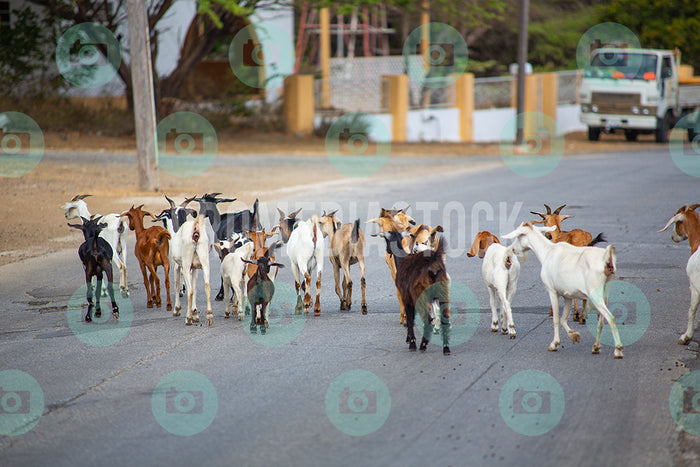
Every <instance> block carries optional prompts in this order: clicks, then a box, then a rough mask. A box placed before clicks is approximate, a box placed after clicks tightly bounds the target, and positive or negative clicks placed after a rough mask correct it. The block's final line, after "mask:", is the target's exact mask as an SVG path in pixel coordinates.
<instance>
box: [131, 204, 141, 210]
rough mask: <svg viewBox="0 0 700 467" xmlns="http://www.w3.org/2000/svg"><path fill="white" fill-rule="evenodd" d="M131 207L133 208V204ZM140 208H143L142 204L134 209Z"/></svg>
mask: <svg viewBox="0 0 700 467" xmlns="http://www.w3.org/2000/svg"><path fill="white" fill-rule="evenodd" d="M132 208H133V205H132ZM141 208H143V204H142V205H140V206H139V207H137V208H136V209H141Z"/></svg>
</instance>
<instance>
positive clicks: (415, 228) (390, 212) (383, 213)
mask: <svg viewBox="0 0 700 467" xmlns="http://www.w3.org/2000/svg"><path fill="white" fill-rule="evenodd" d="M408 208H409V206H406V207H405V208H403V209H398V210H397V209H384V208H381V210H380V211H379V217H376V218H374V219H370V220H368V221H367V222H366V223H367V224H369V223H375V224H377V225H379V232H391V231H396V232H408V233H410V234H411V235H407V236H403V238H402V239H401V246H402V248H403V251H404V252H405V253H411V252H413V249H414V246H415V245H417V244H426V242H428V241H430V242H431V244H430V246H431V248H432V249H435V248H436V247H437V245H436V243H437V240H436V238H437V237H436V235H437V232H442V227H441V226H437V227H435V228H434V229H431V228H430V227H429V226H427V225H425V224H420V225H416V221H415V220H413V218H411V216H409V215H408V214H406V212H405V211H406V210H407V209H408ZM384 261H386V264H387V266H389V272H391V278H392V280H394V281H395V280H396V265H395V263H394V259H393V255H392V254H391V253H389V251H387V252H386V254H385V255H384ZM396 296H397V297H398V299H399V323H401V324H403V325H406V310H405V308H404V306H403V303H402V302H401V295H400V294H399V290H398V288H397V289H396Z"/></svg>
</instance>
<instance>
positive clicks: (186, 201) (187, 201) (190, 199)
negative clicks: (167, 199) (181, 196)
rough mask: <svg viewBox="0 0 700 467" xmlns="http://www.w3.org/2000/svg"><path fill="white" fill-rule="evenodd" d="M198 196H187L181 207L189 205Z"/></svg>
mask: <svg viewBox="0 0 700 467" xmlns="http://www.w3.org/2000/svg"><path fill="white" fill-rule="evenodd" d="M196 197H197V196H193V197H191V198H185V200H184V201H183V202H182V203H180V207H181V208H184V207H187V205H188V204H190V203H191V202H192V201H194V200H195V198H196Z"/></svg>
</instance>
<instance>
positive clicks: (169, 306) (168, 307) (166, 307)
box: [165, 303, 173, 311]
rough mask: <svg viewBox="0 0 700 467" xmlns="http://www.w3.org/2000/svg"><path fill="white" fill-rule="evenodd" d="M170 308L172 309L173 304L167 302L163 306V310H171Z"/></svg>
mask: <svg viewBox="0 0 700 467" xmlns="http://www.w3.org/2000/svg"><path fill="white" fill-rule="evenodd" d="M172 309H173V306H172V304H170V303H168V304H167V305H166V306H165V310H166V311H171V310H172Z"/></svg>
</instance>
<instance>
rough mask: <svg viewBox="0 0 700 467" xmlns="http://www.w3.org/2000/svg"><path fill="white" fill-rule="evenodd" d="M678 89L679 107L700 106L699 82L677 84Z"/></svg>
mask: <svg viewBox="0 0 700 467" xmlns="http://www.w3.org/2000/svg"><path fill="white" fill-rule="evenodd" d="M678 89H679V90H678V104H679V105H680V107H683V108H687V107H698V106H700V83H697V84H695V83H693V84H679V85H678Z"/></svg>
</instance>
